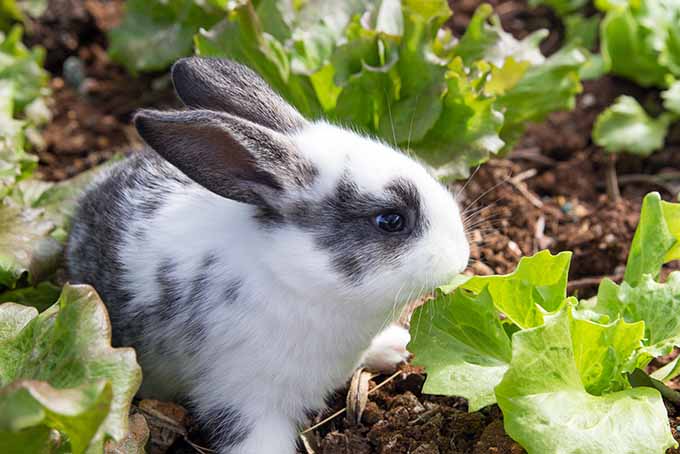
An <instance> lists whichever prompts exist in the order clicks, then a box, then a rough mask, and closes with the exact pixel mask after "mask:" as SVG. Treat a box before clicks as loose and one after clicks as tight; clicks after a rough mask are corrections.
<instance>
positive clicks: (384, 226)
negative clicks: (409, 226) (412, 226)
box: [373, 213, 406, 233]
mask: <svg viewBox="0 0 680 454" xmlns="http://www.w3.org/2000/svg"><path fill="white" fill-rule="evenodd" d="M373 222H375V225H376V226H377V227H378V228H379V229H380V230H382V231H384V232H387V233H398V232H401V231H402V230H404V229H405V228H406V220H405V219H404V216H402V215H401V214H399V213H381V214H379V215H377V216H375V218H374V221H373Z"/></svg>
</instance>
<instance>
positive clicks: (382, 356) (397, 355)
mask: <svg viewBox="0 0 680 454" xmlns="http://www.w3.org/2000/svg"><path fill="white" fill-rule="evenodd" d="M410 340H411V335H410V334H409V332H408V330H407V329H406V328H404V327H403V326H400V325H397V324H392V325H390V326H388V327H387V328H386V329H385V330H383V331H382V332H381V333H380V334H378V335H377V336H376V337H375V338H373V341H371V346H370V347H368V350H366V352H365V353H364V356H363V358H362V361H361V364H362V365H363V367H365V368H366V369H368V370H371V371H374V372H383V373H390V372H394V370H395V369H396V368H397V366H398V365H399V364H401V363H403V362H405V361H407V360H408V359H409V356H411V354H410V353H409V352H408V350H406V346H407V345H408V343H409V341H410Z"/></svg>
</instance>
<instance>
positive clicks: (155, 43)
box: [108, 0, 226, 74]
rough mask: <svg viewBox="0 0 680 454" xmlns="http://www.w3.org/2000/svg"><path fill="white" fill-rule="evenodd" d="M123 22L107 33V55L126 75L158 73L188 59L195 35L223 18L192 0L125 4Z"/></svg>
mask: <svg viewBox="0 0 680 454" xmlns="http://www.w3.org/2000/svg"><path fill="white" fill-rule="evenodd" d="M125 8H126V13H125V16H124V19H123V22H122V23H121V24H120V26H118V27H117V28H115V29H113V30H111V31H110V32H109V40H110V44H109V50H108V51H109V55H111V58H112V59H113V60H114V61H115V62H117V63H120V64H122V65H124V66H125V67H126V68H127V69H128V71H130V72H131V73H133V74H135V73H137V72H138V71H158V70H162V69H164V68H166V67H167V66H169V65H170V64H172V63H173V62H174V61H175V60H177V59H178V58H180V57H184V56H187V55H190V54H191V53H192V50H193V38H194V34H196V32H198V30H199V28H200V27H206V28H209V27H211V26H213V25H214V24H215V23H217V22H218V21H219V20H220V19H221V18H222V17H224V15H225V14H226V13H225V12H224V11H223V10H221V9H219V8H214V7H211V4H210V3H207V2H196V1H194V0H167V1H164V0H128V1H127V2H125Z"/></svg>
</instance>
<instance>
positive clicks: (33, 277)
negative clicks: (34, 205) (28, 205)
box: [0, 200, 62, 288]
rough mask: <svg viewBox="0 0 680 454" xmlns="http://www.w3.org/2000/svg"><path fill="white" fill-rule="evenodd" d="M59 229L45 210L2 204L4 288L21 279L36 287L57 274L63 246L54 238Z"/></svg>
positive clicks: (0, 239)
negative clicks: (53, 234) (55, 271)
mask: <svg viewBox="0 0 680 454" xmlns="http://www.w3.org/2000/svg"><path fill="white" fill-rule="evenodd" d="M55 229H56V226H55V224H54V223H53V222H51V221H50V220H49V219H47V217H46V216H45V213H44V211H42V210H35V209H25V208H23V207H19V206H16V205H14V204H11V203H9V201H7V200H6V201H5V203H0V288H1V287H3V286H4V287H8V288H14V287H15V285H16V283H17V281H19V280H21V279H26V281H27V282H28V283H29V284H31V285H33V284H36V283H37V282H40V281H41V280H43V279H46V278H47V277H49V276H50V275H51V274H52V273H53V272H54V270H56V267H57V265H58V261H59V258H60V256H61V252H62V246H61V244H59V242H58V241H57V240H55V239H54V238H52V236H51V233H52V232H53V231H54V230H55Z"/></svg>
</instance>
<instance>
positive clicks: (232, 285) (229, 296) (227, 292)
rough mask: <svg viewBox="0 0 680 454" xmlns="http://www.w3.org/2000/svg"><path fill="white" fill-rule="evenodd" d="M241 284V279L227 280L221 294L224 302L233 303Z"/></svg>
mask: <svg viewBox="0 0 680 454" xmlns="http://www.w3.org/2000/svg"><path fill="white" fill-rule="evenodd" d="M241 285H242V284H241V281H238V280H232V281H230V282H229V284H228V285H227V287H226V288H225V289H224V293H223V295H222V296H223V298H224V303H225V304H230V303H233V302H234V300H236V298H237V297H238V293H239V291H240V290H241Z"/></svg>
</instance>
